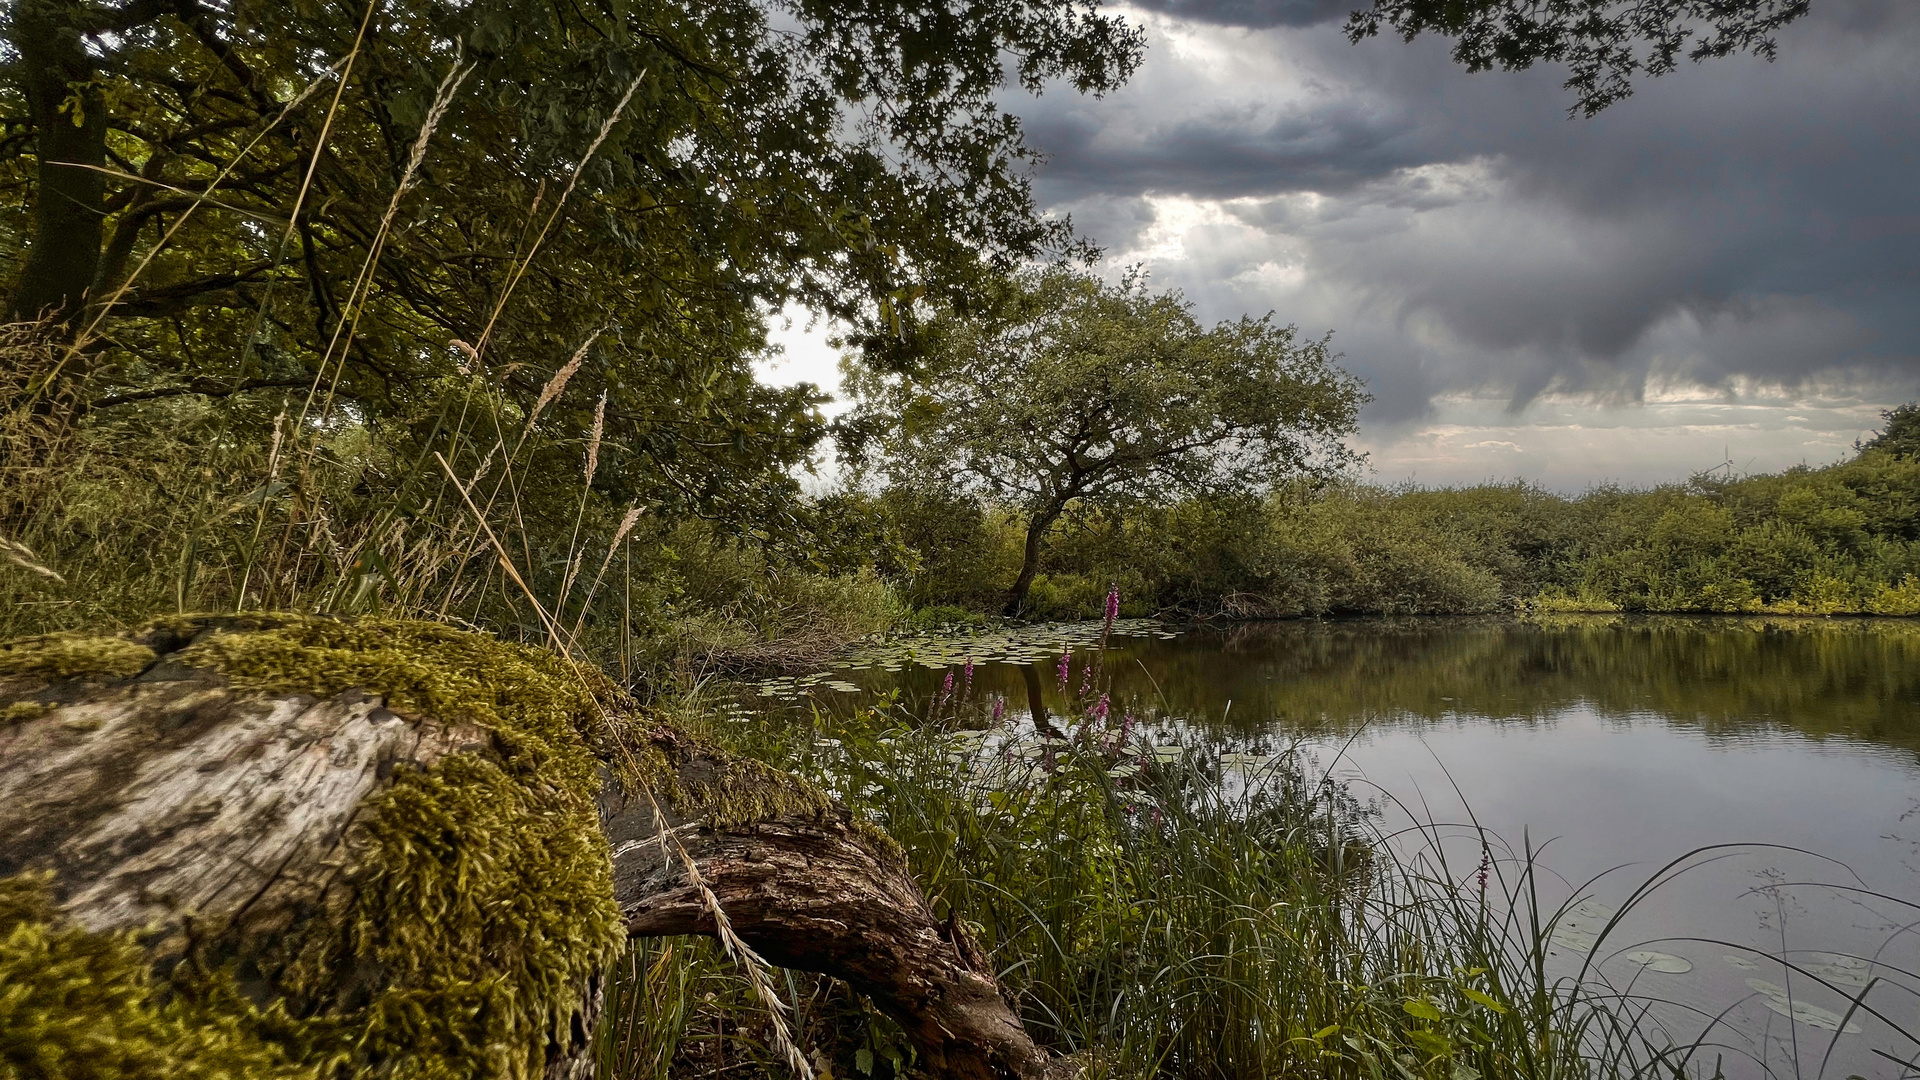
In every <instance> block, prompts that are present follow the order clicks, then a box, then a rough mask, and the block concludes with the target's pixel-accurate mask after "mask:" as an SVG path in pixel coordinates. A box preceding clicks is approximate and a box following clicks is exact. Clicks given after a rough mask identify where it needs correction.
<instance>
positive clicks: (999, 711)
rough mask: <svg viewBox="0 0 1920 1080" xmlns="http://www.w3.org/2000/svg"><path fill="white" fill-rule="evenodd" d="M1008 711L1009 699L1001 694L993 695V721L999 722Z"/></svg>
mask: <svg viewBox="0 0 1920 1080" xmlns="http://www.w3.org/2000/svg"><path fill="white" fill-rule="evenodd" d="M1006 711H1007V699H1006V698H1003V697H1001V696H1000V695H999V694H995V695H993V722H994V723H996V724H997V723H999V722H1000V717H1001V716H1003V715H1005V713H1006Z"/></svg>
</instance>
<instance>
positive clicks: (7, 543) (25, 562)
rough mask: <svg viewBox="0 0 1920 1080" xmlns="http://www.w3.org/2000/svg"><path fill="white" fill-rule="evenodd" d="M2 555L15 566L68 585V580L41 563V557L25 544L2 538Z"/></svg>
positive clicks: (0, 537)
mask: <svg viewBox="0 0 1920 1080" xmlns="http://www.w3.org/2000/svg"><path fill="white" fill-rule="evenodd" d="M0 555H5V556H6V557H7V561H8V562H10V563H12V564H14V565H15V566H19V567H23V568H25V569H27V570H31V571H33V572H34V573H36V574H39V575H40V576H41V577H49V578H52V579H53V580H55V581H57V582H59V583H60V584H62V585H65V584H66V583H67V579H66V578H63V577H61V576H60V575H59V574H58V573H56V572H55V571H54V570H52V569H50V568H49V567H47V566H46V565H45V564H43V563H42V562H40V557H39V556H37V555H35V554H34V553H33V549H32V548H29V547H28V546H27V545H25V544H17V543H15V542H13V541H12V540H9V539H7V538H6V537H4V536H0Z"/></svg>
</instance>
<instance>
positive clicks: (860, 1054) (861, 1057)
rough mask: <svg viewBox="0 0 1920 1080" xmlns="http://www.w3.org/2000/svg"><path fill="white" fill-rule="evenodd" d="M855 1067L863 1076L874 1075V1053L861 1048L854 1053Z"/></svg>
mask: <svg viewBox="0 0 1920 1080" xmlns="http://www.w3.org/2000/svg"><path fill="white" fill-rule="evenodd" d="M853 1067H854V1068H856V1069H858V1070H860V1075H862V1076H872V1075H873V1051H871V1050H869V1049H867V1048H866V1047H864V1046H863V1047H861V1048H860V1049H858V1050H855V1051H854V1052H853Z"/></svg>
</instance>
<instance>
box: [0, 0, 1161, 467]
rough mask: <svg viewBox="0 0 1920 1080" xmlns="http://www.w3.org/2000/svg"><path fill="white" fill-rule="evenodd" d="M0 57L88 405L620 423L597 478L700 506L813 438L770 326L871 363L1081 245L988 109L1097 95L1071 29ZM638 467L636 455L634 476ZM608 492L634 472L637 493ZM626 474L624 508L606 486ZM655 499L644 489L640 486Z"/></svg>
mask: <svg viewBox="0 0 1920 1080" xmlns="http://www.w3.org/2000/svg"><path fill="white" fill-rule="evenodd" d="M6 18H7V24H6V26H5V28H4V29H5V39H4V44H0V64H3V65H4V68H3V70H0V118H4V121H5V125H6V126H5V128H4V130H3V131H0V149H4V151H5V152H4V154H0V256H4V257H5V258H6V259H7V261H8V262H9V263H11V264H12V265H13V266H14V267H16V268H17V273H16V274H15V275H14V279H13V281H12V283H11V288H10V293H9V295H8V297H7V298H6V301H7V309H8V312H9V315H10V317H12V318H33V317H37V316H41V315H44V314H52V315H54V316H55V317H56V318H57V319H58V320H60V321H61V322H62V323H63V324H64V326H65V328H66V330H65V333H66V334H67V335H68V338H69V340H71V339H74V338H77V339H79V340H80V341H81V342H82V348H81V349H80V350H79V351H78V352H77V353H75V354H73V355H72V356H70V358H69V360H68V361H67V362H66V363H64V364H63V365H62V366H61V374H62V375H63V376H64V377H66V378H67V379H69V380H71V381H72V382H74V383H75V384H76V385H81V386H83V387H84V389H82V390H78V391H76V392H77V393H80V394H82V395H83V396H86V397H87V398H89V399H90V400H89V401H88V402H87V403H86V404H91V405H92V406H93V407H95V408H99V407H104V406H107V405H113V404H116V403H125V402H129V401H136V400H149V399H152V398H155V397H164V396H169V395H178V394H187V393H193V394H212V395H234V394H246V393H248V392H250V391H254V390H259V389H263V388H266V389H271V388H287V389H290V390H292V391H293V392H294V393H295V395H296V397H297V396H298V394H299V393H300V392H301V391H303V390H307V389H310V388H316V387H317V388H318V390H319V392H320V394H319V396H320V397H321V399H322V400H323V401H326V402H336V401H337V402H338V403H339V404H340V407H341V408H344V409H346V410H349V411H350V412H352V413H355V414H357V415H359V416H361V417H364V418H368V419H370V420H382V419H392V418H400V419H411V418H414V417H418V416H420V415H423V414H425V413H427V412H430V411H431V408H432V406H433V403H434V402H435V401H437V400H439V399H441V398H442V397H443V395H444V392H445V385H446V380H448V379H453V378H457V377H459V376H460V375H461V373H462V372H468V373H474V372H475V371H476V369H477V373H478V374H480V375H483V376H485V377H486V378H487V379H489V380H490V381H491V382H493V383H495V384H497V385H499V386H500V387H502V388H503V389H504V390H505V392H506V393H507V394H508V395H509V397H510V398H512V399H514V400H517V401H518V402H519V403H520V408H521V411H522V412H523V413H525V412H528V411H531V410H532V407H533V402H534V401H535V400H536V399H537V398H538V397H539V395H540V392H541V390H542V388H543V387H544V386H545V385H546V384H548V382H549V380H550V377H551V376H552V375H553V373H554V372H555V370H556V369H559V368H561V367H562V366H563V365H564V364H565V363H566V362H567V360H568V358H569V357H572V356H574V355H575V354H576V352H577V351H579V350H580V349H581V346H582V343H583V342H587V341H589V340H591V342H592V344H591V347H589V348H587V349H585V350H584V352H580V353H579V357H578V359H579V361H580V362H579V364H578V365H576V368H575V370H574V372H573V375H572V378H571V380H570V381H569V382H568V383H567V384H566V388H565V393H564V394H563V395H562V396H561V397H560V399H559V400H557V401H555V402H553V403H551V405H550V406H549V408H548V409H547V411H546V413H545V414H544V420H543V423H546V424H548V425H551V426H552V427H554V428H556V429H562V430H572V431H576V432H577V431H583V430H584V429H585V428H586V427H587V426H588V424H589V416H590V414H591V413H592V411H593V407H594V404H595V403H596V402H597V400H598V398H599V396H600V395H601V394H602V393H604V394H605V395H606V396H607V401H606V405H605V431H606V439H607V450H606V453H607V455H608V456H609V458H610V460H611V461H612V463H613V467H611V468H608V469H605V470H603V473H602V475H603V477H606V478H610V479H605V480H603V483H621V482H626V483H629V484H643V483H644V484H652V485H653V486H654V487H657V488H660V489H662V490H659V491H649V492H648V494H649V495H650V496H652V497H658V498H666V497H668V496H674V495H680V496H686V497H691V498H700V499H707V500H709V501H711V500H713V499H714V498H716V497H718V496H719V494H720V491H721V488H723V487H724V486H725V483H726V481H725V478H726V477H728V476H739V475H743V474H751V473H753V472H754V471H755V470H759V472H760V473H761V474H762V475H765V474H769V473H771V474H776V475H777V474H778V473H779V470H780V469H781V468H782V467H784V466H786V465H788V464H790V463H792V462H794V461H797V460H801V459H803V458H804V456H805V454H806V453H807V450H808V448H809V447H810V446H811V444H812V442H813V440H814V439H816V438H817V437H818V434H819V431H820V428H819V423H818V419H817V414H816V413H815V411H814V405H815V404H816V401H815V399H813V398H811V397H810V396H808V394H807V393H806V392H804V391H799V390H791V391H776V390H770V389H767V388H764V387H759V386H756V385H755V384H754V382H753V380H752V379H751V377H750V373H749V370H748V367H747V364H746V358H747V357H749V356H750V355H751V354H752V353H753V352H754V351H755V350H757V349H759V348H762V347H763V345H764V334H763V324H764V317H765V315H766V313H767V312H768V311H770V310H775V309H778V308H779V307H780V306H781V305H783V304H785V303H788V302H799V303H803V304H806V305H808V306H810V307H812V308H814V309H816V310H819V311H823V312H827V313H830V314H832V315H834V316H835V317H837V318H839V319H842V320H845V321H848V322H850V323H852V324H853V325H855V326H860V327H865V328H867V329H868V330H869V331H871V332H872V334H873V336H874V337H876V338H879V337H880V336H882V335H883V334H884V333H890V332H892V331H893V329H894V327H895V326H896V325H897V324H898V320H899V312H900V309H901V308H902V306H903V305H905V304H906V303H907V302H908V301H910V300H911V299H912V298H915V297H917V296H919V295H922V294H926V295H931V296H936V297H937V296H942V295H951V294H953V293H955V292H956V291H959V290H962V289H964V288H965V287H966V286H967V283H968V282H969V281H971V280H972V279H973V278H974V277H975V276H977V275H978V274H979V273H980V272H981V270H982V268H983V267H992V266H1010V265H1012V264H1014V263H1016V262H1018V261H1021V260H1025V259H1029V258H1032V257H1034V256H1036V255H1040V254H1043V253H1046V252H1049V251H1054V252H1058V251H1062V250H1074V248H1075V241H1074V240H1073V237H1072V233H1071V230H1070V226H1069V225H1068V224H1067V223H1065V222H1058V221H1051V220H1047V219H1043V218H1042V217H1041V216H1040V215H1039V214H1037V213H1036V211H1035V208H1034V205H1033V199H1032V196H1031V193H1030V191H1029V188H1028V183H1027V180H1026V177H1025V166H1026V164H1027V163H1028V161H1029V160H1030V158H1031V154H1030V152H1029V151H1028V149H1027V147H1026V145H1025V144H1024V142H1023V140H1022V133H1021V129H1020V125H1019V123H1018V121H1017V120H1016V119H1015V118H1014V117H1013V116H1012V115H1011V114H1009V113H1007V112H1006V111H1005V110H1004V109H1002V108H1001V107H1000V106H999V104H998V103H997V102H998V95H999V94H1001V93H1002V92H1003V91H1004V90H1005V89H1006V87H1007V85H1008V84H1010V83H1011V84H1016V85H1017V86H1019V87H1022V88H1024V89H1026V90H1028V91H1032V92H1038V90H1039V88H1040V87H1041V86H1042V85H1043V84H1050V83H1055V82H1064V83H1065V84H1068V85H1071V86H1073V87H1076V88H1078V89H1079V90H1081V91H1083V92H1100V91H1104V90H1106V89H1109V88H1111V87H1114V86H1116V85H1118V84H1119V83H1120V82H1121V81H1122V80H1123V79H1124V78H1125V77H1126V75H1127V74H1128V73H1129V72H1130V71H1131V70H1132V69H1133V68H1134V66H1135V65H1136V64H1137V62H1138V60H1139V57H1140V49H1141V39H1140V37H1139V35H1138V32H1137V31H1135V30H1133V29H1130V28H1129V27H1128V26H1127V25H1126V24H1125V23H1124V22H1123V21H1122V20H1119V19H1117V18H1113V17H1109V16H1104V15H1102V14H1100V13H1099V12H1098V11H1097V10H1096V8H1095V5H1094V4H1093V3H1092V2H1091V0H966V2H963V3H957V4H949V3H944V2H932V0H861V2H857V3H846V2H840V0H835V2H828V0H698V2H695V0H586V2H582V3H571V2H570V3H552V2H549V0H460V2H451V0H366V2H364V3H362V2H355V3H343V2H338V0H294V2H287V0H124V2H120V3H107V2H100V0H18V2H17V3H15V4H13V5H11V6H10V10H9V13H8V15H7V16H6ZM622 455H625V460H624V461H622V460H620V459H621V458H622ZM622 465H625V466H629V467H624V468H623V467H621V466H622ZM623 478H624V480H623ZM643 478H644V480H643Z"/></svg>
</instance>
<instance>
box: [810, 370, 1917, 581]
mask: <svg viewBox="0 0 1920 1080" xmlns="http://www.w3.org/2000/svg"><path fill="white" fill-rule="evenodd" d="M1888 418H1889V421H1890V423H1889V426H1888V430H1887V432H1886V433H1885V434H1883V435H1882V436H1881V437H1879V438H1877V439H1875V440H1874V441H1873V442H1871V443H1869V444H1867V445H1866V446H1865V447H1863V448H1861V449H1860V451H1859V452H1858V454H1857V455H1856V456H1855V457H1854V458H1853V459H1852V460H1849V461H1846V462H1843V463H1840V464H1837V465H1832V466H1828V467H1824V468H1808V467H1800V468H1794V469H1790V470H1788V471H1786V472H1783V473H1777V474H1772V475H1764V476H1749V477H1740V478H1719V477H1714V476H1711V475H1703V476H1696V477H1694V478H1693V479H1692V480H1690V481H1687V482H1685V483H1680V484H1671V485H1666V486H1662V487H1657V488H1653V489H1650V490H1635V489H1628V488H1622V487H1615V486H1603V487H1597V488H1594V489H1592V490H1589V491H1588V492H1586V493H1585V494H1582V495H1578V496H1573V497H1568V496H1563V495H1559V494H1555V493H1554V492H1551V491H1546V490H1543V489H1541V488H1538V487H1535V486H1532V485H1529V484H1526V483H1506V484H1483V485H1479V486H1474V487H1458V488H1440V489H1427V488H1417V487H1411V486H1401V487H1378V486H1370V485H1366V484H1361V483H1333V484H1319V485H1306V484H1302V485H1299V486H1295V487H1290V488H1286V489H1283V490H1280V491H1277V492H1274V493H1272V494H1270V495H1267V496H1265V497H1240V498H1223V499H1188V500H1183V501H1179V502H1176V503H1173V504H1170V505H1162V506H1153V505H1143V506H1137V507H1134V508H1132V509H1130V510H1129V511H1127V512H1125V513H1095V512H1083V513H1081V514H1078V515H1075V514H1073V513H1071V512H1070V513H1069V514H1068V515H1067V516H1066V517H1065V518H1063V519H1062V520H1061V521H1060V522H1059V523H1058V524H1056V525H1055V526H1054V527H1053V529H1052V530H1051V531H1050V532H1049V534H1048V545H1047V552H1046V556H1045V560H1044V563H1043V570H1042V573H1041V575H1040V576H1039V578H1038V579H1037V580H1036V581H1035V582H1034V585H1033V589H1032V592H1031V594H1030V596H1029V597H1028V601H1027V604H1026V608H1025V612H1024V613H1025V614H1026V615H1027V616H1028V617H1031V618H1036V619H1065V618H1086V617H1097V616H1098V614H1099V611H1100V604H1101V601H1102V598H1103V597H1104V596H1105V594H1106V592H1107V589H1108V587H1109V585H1110V584H1118V585H1119V587H1120V591H1121V595H1122V596H1123V597H1124V598H1125V600H1124V603H1125V607H1126V609H1127V612H1128V614H1151V613H1170V614H1177V615H1185V616H1193V617H1228V618H1234V617H1240V618H1261V617H1284V616H1299V615H1381V614H1401V615H1410V614H1460V613H1476V612H1497V611H1510V610H1516V609H1519V610H1532V611H1625V612H1636V611H1646V612H1769V613H1780V614H1842V613H1862V614H1881V615H1920V454H1916V453H1915V452H1914V451H1915V448H1914V447H1910V446H1907V445H1906V442H1909V441H1914V440H1913V439H1912V438H1910V436H1912V435H1913V434H1914V433H1913V432H1909V431H1908V430H1907V429H1908V428H1913V427H1920V425H1916V424H1915V423H1914V421H1915V419H1916V418H1915V416H1914V409H1913V407H1912V406H1904V407H1902V408H1901V409H1899V410H1895V411H1894V412H1893V413H1890V414H1889V417H1888ZM821 510H822V511H823V512H824V516H825V517H826V518H827V519H828V521H829V522H831V524H832V527H831V528H830V529H828V530H827V532H828V533H829V534H831V535H832V536H833V537H834V538H835V540H834V542H833V543H831V544H830V545H829V546H830V548H831V549H832V551H833V552H835V553H837V557H835V558H830V559H829V561H830V562H836V563H839V564H841V565H840V566H837V567H836V568H837V569H851V568H852V567H853V566H854V565H855V564H856V563H860V564H870V563H872V562H873V561H874V560H875V559H876V558H877V561H878V565H877V567H876V569H877V570H878V571H879V573H880V575H881V576H882V577H884V578H886V579H888V580H890V581H892V582H894V583H895V585H896V588H898V589H899V590H900V592H901V595H902V599H904V600H905V601H907V602H908V603H909V604H911V605H913V606H914V607H917V608H921V609H942V608H950V609H962V610H965V611H971V612H992V611H996V610H997V609H998V605H999V604H1000V602H1001V599H1002V598H1003V597H1004V595H1005V590H1006V587H1007V582H1009V581H1010V580H1012V579H1013V576H1014V574H1015V573H1016V572H1017V571H1018V568H1019V566H1020V551H1021V543H1022V540H1023V538H1024V534H1025V528H1026V524H1025V521H1024V520H1023V518H1022V517H1021V516H1020V515H1019V514H1018V513H1015V512H1013V511H1010V510H1006V509H1001V508H996V507H994V506H991V505H983V504H980V503H977V502H974V501H971V500H966V499H953V498H941V497H934V496H928V495H924V494H920V493H916V492H913V491H908V490H899V489H895V490H889V491H886V492H884V493H881V494H878V495H861V494H846V495H838V496H834V497H832V498H830V499H828V500H826V502H825V504H824V505H823V506H822V507H821ZM876 553H878V554H877V555H876Z"/></svg>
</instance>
